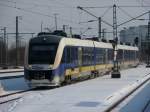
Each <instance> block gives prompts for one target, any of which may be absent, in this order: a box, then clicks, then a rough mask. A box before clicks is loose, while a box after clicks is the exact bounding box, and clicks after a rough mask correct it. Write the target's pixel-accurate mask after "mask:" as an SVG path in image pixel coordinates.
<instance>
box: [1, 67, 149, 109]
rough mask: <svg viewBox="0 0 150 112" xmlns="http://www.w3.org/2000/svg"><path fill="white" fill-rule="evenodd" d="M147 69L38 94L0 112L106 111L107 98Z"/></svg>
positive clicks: (129, 83)
mask: <svg viewBox="0 0 150 112" xmlns="http://www.w3.org/2000/svg"><path fill="white" fill-rule="evenodd" d="M148 73H150V69H148V68H145V67H143V66H140V67H138V68H133V69H126V70H123V71H121V74H122V78H121V79H111V78H110V75H107V76H103V77H99V78H96V79H92V80H88V81H84V82H80V83H76V84H73V85H68V86H65V87H61V88H57V89H52V90H38V91H32V92H29V93H26V94H24V96H23V97H22V98H21V99H19V100H17V101H15V102H12V103H9V104H7V105H4V106H2V105H0V110H1V112H100V111H102V110H103V109H105V108H106V106H107V105H106V103H105V102H106V101H107V100H108V99H109V97H110V96H111V95H112V94H114V93H116V92H117V91H120V90H121V89H123V88H125V87H127V86H129V85H131V84H133V83H134V82H136V81H137V80H139V79H142V78H143V77H144V76H145V75H147V74H148Z"/></svg>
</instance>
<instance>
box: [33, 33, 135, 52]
mask: <svg viewBox="0 0 150 112" xmlns="http://www.w3.org/2000/svg"><path fill="white" fill-rule="evenodd" d="M41 42H44V43H59V42H61V43H62V44H63V45H64V46H86V47H93V46H95V47H97V48H108V49H112V44H111V43H104V42H97V41H92V40H81V39H76V38H66V37H62V36H56V35H40V36H37V37H34V38H32V39H31V40H30V44H38V43H41ZM118 49H124V50H136V51H138V47H134V46H128V45H118Z"/></svg>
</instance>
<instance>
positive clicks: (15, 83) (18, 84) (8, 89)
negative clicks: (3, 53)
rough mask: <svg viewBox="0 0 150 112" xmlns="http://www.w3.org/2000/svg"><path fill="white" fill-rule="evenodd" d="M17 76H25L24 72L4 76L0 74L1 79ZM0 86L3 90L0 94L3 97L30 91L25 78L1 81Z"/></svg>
mask: <svg viewBox="0 0 150 112" xmlns="http://www.w3.org/2000/svg"><path fill="white" fill-rule="evenodd" d="M17 75H23V72H16V73H4V74H0V77H5V76H17ZM0 84H1V87H2V90H3V91H1V92H0V94H1V95H2V94H6V93H12V92H16V91H20V90H26V89H28V86H27V83H26V82H25V80H24V78H23V77H22V78H13V79H5V80H0Z"/></svg>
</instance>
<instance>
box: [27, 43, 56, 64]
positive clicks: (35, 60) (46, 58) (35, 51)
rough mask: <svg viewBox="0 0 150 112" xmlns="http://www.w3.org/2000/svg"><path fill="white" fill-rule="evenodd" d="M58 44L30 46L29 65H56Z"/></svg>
mask: <svg viewBox="0 0 150 112" xmlns="http://www.w3.org/2000/svg"><path fill="white" fill-rule="evenodd" d="M57 47H58V44H33V45H29V60H28V61H29V64H54V60H55V56H56V52H57Z"/></svg>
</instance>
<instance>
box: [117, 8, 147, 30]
mask: <svg viewBox="0 0 150 112" xmlns="http://www.w3.org/2000/svg"><path fill="white" fill-rule="evenodd" d="M148 13H149V11H147V12H145V13H142V14H141V15H139V16H137V17H134V18H132V19H130V20H128V21H125V22H123V23H121V24H119V25H117V27H119V26H122V25H124V24H126V23H129V22H131V21H133V20H136V19H137V18H139V17H142V16H144V15H146V14H148Z"/></svg>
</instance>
